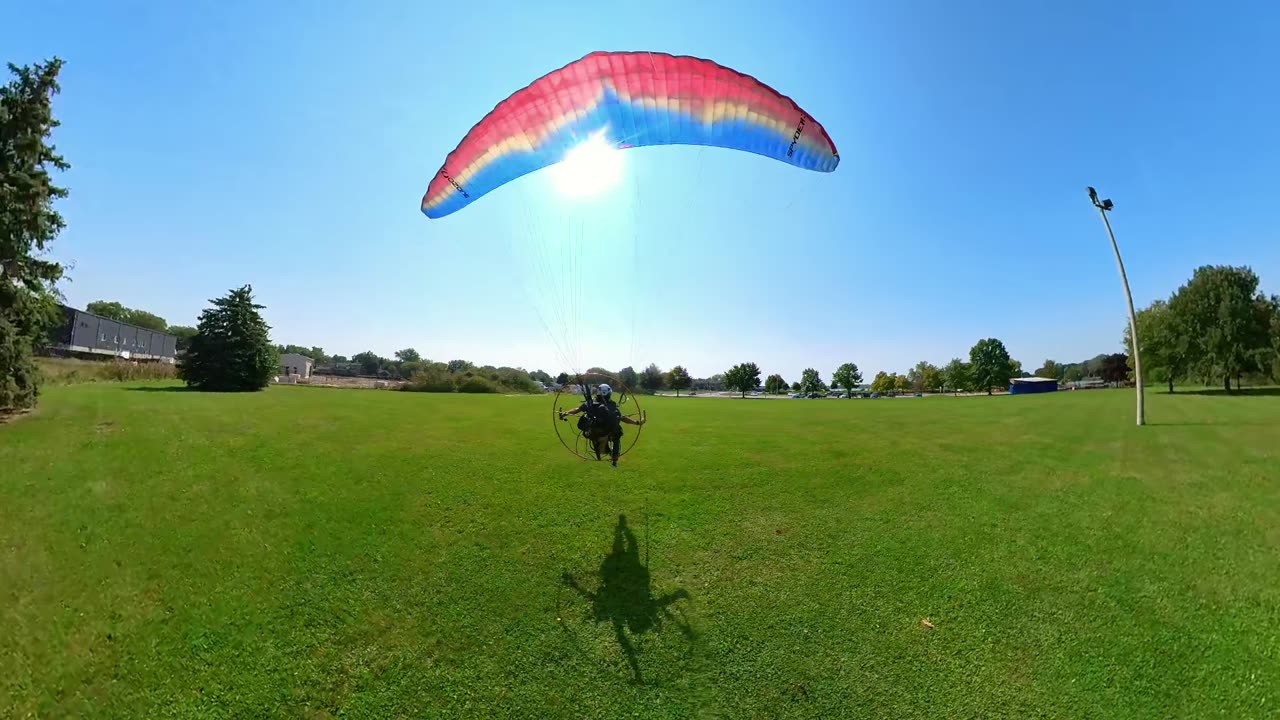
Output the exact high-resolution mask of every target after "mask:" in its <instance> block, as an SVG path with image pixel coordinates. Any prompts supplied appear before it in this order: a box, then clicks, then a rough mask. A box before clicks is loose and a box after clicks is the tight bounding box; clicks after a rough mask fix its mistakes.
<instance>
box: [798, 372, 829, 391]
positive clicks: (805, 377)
mask: <svg viewBox="0 0 1280 720" xmlns="http://www.w3.org/2000/svg"><path fill="white" fill-rule="evenodd" d="M826 389H827V384H826V383H824V382H822V376H821V375H819V374H818V371H817V370H814V369H813V368H805V370H804V372H802V373H800V387H799V388H797V391H798V392H801V393H803V394H805V395H808V394H810V393H820V392H825V391H826Z"/></svg>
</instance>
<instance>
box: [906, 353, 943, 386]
mask: <svg viewBox="0 0 1280 720" xmlns="http://www.w3.org/2000/svg"><path fill="white" fill-rule="evenodd" d="M907 380H908V382H909V384H910V385H911V389H913V390H915V391H916V392H919V393H922V392H924V391H925V390H935V389H937V388H939V387H941V385H942V371H941V370H939V369H938V366H936V365H934V364H933V363H931V362H926V361H924V360H921V361H920V362H918V363H916V366H915V367H913V368H911V369H910V370H908V371H907Z"/></svg>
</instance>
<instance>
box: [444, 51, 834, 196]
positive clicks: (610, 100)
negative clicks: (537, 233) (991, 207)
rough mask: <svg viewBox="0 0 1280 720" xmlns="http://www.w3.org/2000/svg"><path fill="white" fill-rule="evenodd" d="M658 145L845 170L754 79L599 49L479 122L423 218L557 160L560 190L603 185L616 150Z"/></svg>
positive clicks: (815, 132) (814, 130) (811, 124)
mask: <svg viewBox="0 0 1280 720" xmlns="http://www.w3.org/2000/svg"><path fill="white" fill-rule="evenodd" d="M653 145H703V146H714V147H722V148H729V149H733V150H740V151H743V152H751V153H756V154H758V155H763V156H765V157H769V158H773V159H776V160H779V161H781V162H784V163H787V164H790V165H794V166H796V167H799V168H803V169H806V170H814V171H818V172H832V171H834V170H835V169H836V166H837V165H838V164H839V162H840V156H839V154H838V153H837V152H836V147H835V143H833V142H832V141H831V138H830V136H828V135H827V131H826V130H825V129H823V127H822V125H821V124H820V123H819V122H818V121H817V120H815V119H813V118H812V117H811V116H809V114H808V113H806V112H805V111H804V110H802V109H801V108H800V106H799V105H797V104H796V103H795V101H794V100H792V99H791V98H789V97H787V96H785V95H782V94H781V93H779V92H778V91H776V90H774V89H773V88H771V87H769V86H768V85H766V84H764V83H763V82H761V81H759V80H757V79H756V78H754V77H751V76H750V75H746V74H743V73H741V72H738V71H737V70H733V69H731V68H728V67H725V66H723V65H720V64H718V63H715V62H713V61H711V60H704V59H701V58H694V57H688V56H675V55H669V54H667V53H657V52H593V53H591V54H589V55H586V56H584V57H582V58H580V59H578V60H576V61H574V62H571V63H569V64H568V65H565V66H564V67H562V68H560V69H558V70H554V71H552V72H550V73H548V74H546V75H543V76H542V77H540V78H538V79H537V80H535V81H533V82H532V83H530V84H529V85H528V86H526V87H524V88H521V89H520V90H518V91H516V92H515V93H512V94H511V95H510V96H509V97H507V98H506V99H505V100H503V101H502V102H500V103H498V105H497V106H496V107H494V108H493V110H491V111H490V112H489V113H488V114H487V115H485V116H484V118H483V119H481V120H480V121H479V122H478V123H476V124H475V126H474V127H472V128H471V130H470V132H468V133H467V134H466V137H464V138H463V139H462V141H461V142H460V143H459V144H458V146H457V147H456V148H454V150H453V151H452V152H450V153H449V155H448V157H446V158H445V161H444V164H443V165H442V166H441V167H440V170H439V171H437V172H436V175H435V177H434V178H432V180H431V183H430V184H429V185H428V187H427V191H426V194H424V195H423V197H422V212H423V213H424V214H425V215H426V216H427V217H429V218H441V217H444V216H446V215H449V214H451V213H454V212H457V211H458V210H461V209H462V208H464V207H466V206H467V205H469V204H471V203H472V202H475V200H477V199H478V198H480V197H482V196H484V195H485V194H487V193H489V192H492V191H493V190H494V189H496V188H498V187H501V186H502V185H504V184H506V183H508V182H510V181H512V180H514V179H516V178H518V177H521V176H523V175H526V174H528V173H531V172H534V171H536V170H540V169H542V168H545V167H548V166H551V165H556V164H558V163H566V168H567V169H565V170H563V171H562V173H561V181H563V185H562V191H563V190H564V189H565V188H579V189H581V188H585V187H586V186H588V185H593V186H594V187H593V188H592V189H599V188H600V186H601V185H602V184H603V183H602V182H601V177H600V176H601V175H605V178H604V179H605V180H607V179H608V175H607V173H606V172H605V171H606V170H607V171H608V173H617V174H618V175H620V174H621V167H620V165H613V164H610V163H615V162H616V161H617V160H618V158H616V157H612V156H616V155H617V153H614V152H612V150H614V149H622V148H630V147H645V146H653ZM584 168H590V172H588V171H587V170H586V169H584ZM561 181H558V184H559V183H560V182H561Z"/></svg>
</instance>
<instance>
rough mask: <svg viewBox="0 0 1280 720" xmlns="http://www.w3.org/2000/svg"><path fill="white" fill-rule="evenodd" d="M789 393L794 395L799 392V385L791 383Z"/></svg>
mask: <svg viewBox="0 0 1280 720" xmlns="http://www.w3.org/2000/svg"><path fill="white" fill-rule="evenodd" d="M791 392H794V393H798V392H800V383H798V382H793V383H791Z"/></svg>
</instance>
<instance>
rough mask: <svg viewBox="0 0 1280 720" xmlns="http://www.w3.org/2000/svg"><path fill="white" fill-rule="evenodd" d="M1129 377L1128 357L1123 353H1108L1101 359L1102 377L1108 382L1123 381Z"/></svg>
mask: <svg viewBox="0 0 1280 720" xmlns="http://www.w3.org/2000/svg"><path fill="white" fill-rule="evenodd" d="M1128 377H1129V358H1128V356H1126V355H1125V354H1124V353H1115V354H1114V355H1108V356H1107V358H1106V359H1105V360H1103V361H1102V379H1103V380H1105V381H1106V382H1109V383H1119V382H1124V381H1125V380H1126V379H1127V378H1128Z"/></svg>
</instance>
